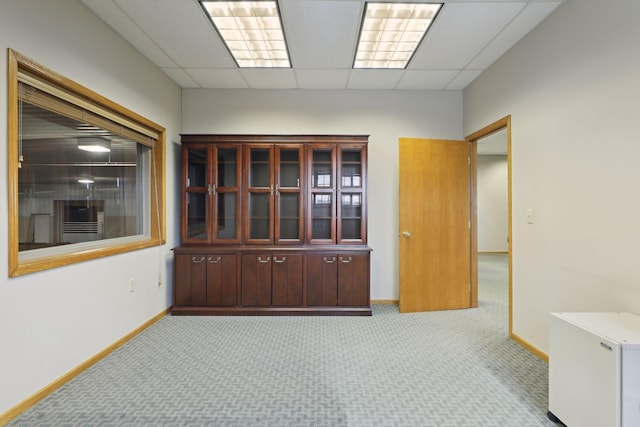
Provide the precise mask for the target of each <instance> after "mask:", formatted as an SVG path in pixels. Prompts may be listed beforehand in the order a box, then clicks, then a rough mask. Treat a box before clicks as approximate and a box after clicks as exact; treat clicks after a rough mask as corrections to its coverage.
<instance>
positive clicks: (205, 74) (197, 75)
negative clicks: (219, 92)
mask: <svg viewBox="0 0 640 427" xmlns="http://www.w3.org/2000/svg"><path fill="white" fill-rule="evenodd" d="M185 71H186V72H187V73H188V74H189V75H190V76H191V77H192V78H193V80H195V81H196V82H198V84H199V85H200V86H201V87H204V88H215V89H246V88H248V87H249V85H247V82H246V81H245V80H244V78H243V77H242V74H240V70H239V69H237V68H226V69H217V68H188V69H186V70H185Z"/></svg>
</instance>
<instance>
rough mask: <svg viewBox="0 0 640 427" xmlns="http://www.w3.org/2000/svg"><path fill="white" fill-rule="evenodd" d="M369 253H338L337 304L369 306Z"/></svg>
mask: <svg viewBox="0 0 640 427" xmlns="http://www.w3.org/2000/svg"><path fill="white" fill-rule="evenodd" d="M369 302H370V300H369V254H366V255H355V254H341V255H338V305H346V306H369Z"/></svg>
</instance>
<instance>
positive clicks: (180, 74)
mask: <svg viewBox="0 0 640 427" xmlns="http://www.w3.org/2000/svg"><path fill="white" fill-rule="evenodd" d="M162 71H164V72H165V74H167V75H168V76H169V77H171V79H173V81H174V82H176V83H178V85H180V87H183V88H196V87H200V85H199V84H198V83H197V82H196V81H194V80H193V79H192V78H191V76H189V74H187V73H185V71H184V70H183V69H182V68H171V67H164V68H162Z"/></svg>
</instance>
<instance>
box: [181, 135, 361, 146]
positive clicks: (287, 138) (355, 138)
mask: <svg viewBox="0 0 640 427" xmlns="http://www.w3.org/2000/svg"><path fill="white" fill-rule="evenodd" d="M180 137H181V138H180V140H181V141H182V142H189V143H193V142H202V143H216V142H241V143H265V144H278V143H285V142H286V143H326V144H354V143H365V144H366V143H367V142H368V141H369V135H286V134H285V135H255V134H181V135H180Z"/></svg>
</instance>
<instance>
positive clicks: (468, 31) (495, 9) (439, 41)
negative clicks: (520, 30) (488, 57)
mask: <svg viewBox="0 0 640 427" xmlns="http://www.w3.org/2000/svg"><path fill="white" fill-rule="evenodd" d="M524 5H525V3H524V2H507V3H495V2H494V3H447V4H445V5H444V6H443V7H442V10H441V11H440V13H439V14H438V17H437V18H436V19H435V21H434V23H433V27H432V28H431V29H430V30H429V31H428V32H427V35H426V36H425V38H424V40H423V41H422V44H421V46H420V47H419V48H418V50H417V51H416V54H415V56H414V57H413V59H412V60H411V62H410V63H409V67H408V68H409V69H442V70H446V69H462V68H465V66H466V65H467V64H469V62H471V61H472V60H473V58H474V57H475V56H476V55H477V54H478V52H479V51H481V50H482V49H483V48H484V47H485V46H486V45H487V44H488V43H489V42H491V40H492V39H493V38H494V37H495V36H496V35H497V34H498V33H499V32H500V31H501V30H502V29H503V28H504V27H505V26H506V25H507V24H508V23H509V22H510V21H511V20H512V19H513V18H514V17H515V16H516V14H517V13H518V12H519V11H520V10H522V8H523V7H524Z"/></svg>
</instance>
